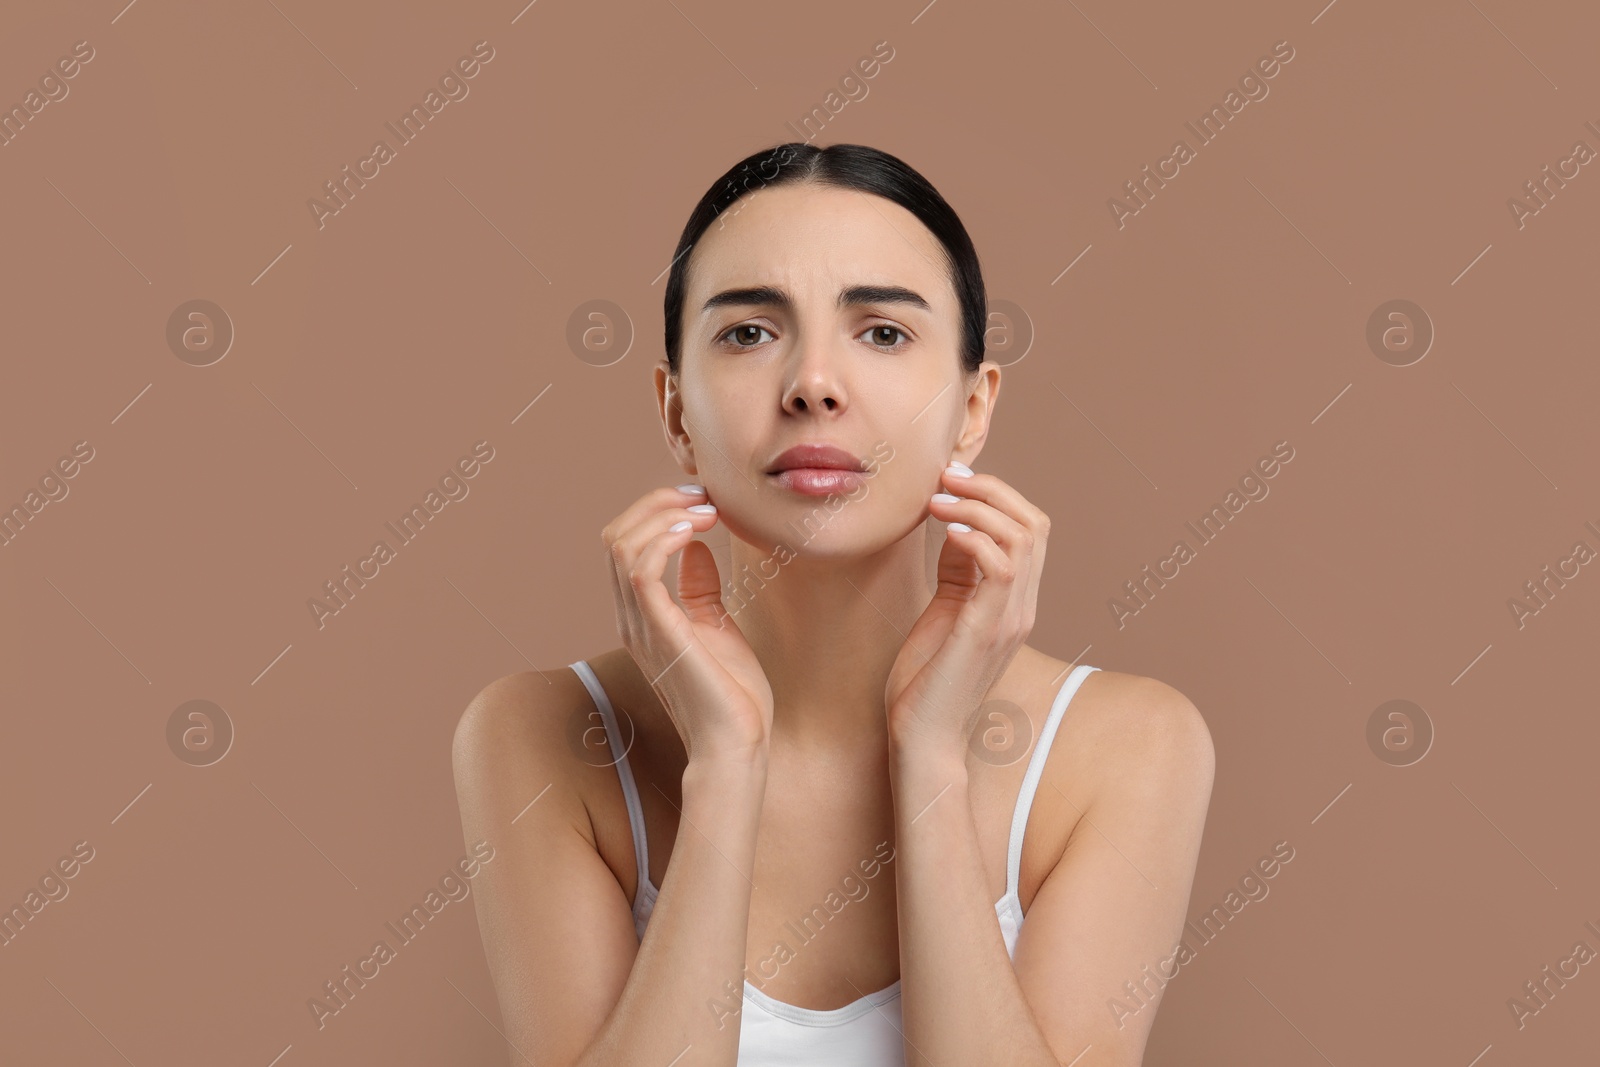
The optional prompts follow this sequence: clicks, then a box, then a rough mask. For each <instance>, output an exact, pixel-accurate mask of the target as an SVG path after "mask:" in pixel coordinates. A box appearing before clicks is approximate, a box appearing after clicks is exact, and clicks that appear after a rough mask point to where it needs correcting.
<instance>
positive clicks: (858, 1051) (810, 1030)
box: [568, 660, 1100, 1067]
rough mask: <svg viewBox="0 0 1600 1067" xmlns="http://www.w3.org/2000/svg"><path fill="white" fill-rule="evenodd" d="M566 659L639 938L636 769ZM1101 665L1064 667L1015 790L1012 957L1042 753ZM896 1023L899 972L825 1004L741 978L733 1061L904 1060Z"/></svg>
mask: <svg viewBox="0 0 1600 1067" xmlns="http://www.w3.org/2000/svg"><path fill="white" fill-rule="evenodd" d="M568 666H569V667H571V668H572V670H574V671H576V672H577V675H578V677H579V678H581V679H583V684H584V687H585V688H587V689H588V690H589V695H590V696H591V697H592V698H594V703H595V707H596V708H597V709H598V710H599V712H600V718H601V721H602V722H604V723H605V728H606V739H607V741H608V742H609V743H610V745H611V756H612V759H613V760H615V761H616V767H617V775H618V776H619V777H620V778H621V779H622V796H623V799H624V800H626V801H627V805H628V822H629V824H630V825H631V826H632V829H633V854H634V858H635V860H636V861H637V865H638V868H639V889H638V891H637V892H636V893H635V894H634V902H633V928H634V932H635V933H636V934H638V936H639V938H640V939H641V940H643V938H644V929H645V926H646V925H647V924H648V923H649V922H650V912H651V910H652V909H653V908H654V907H655V903H656V894H657V889H656V887H655V885H654V884H653V883H652V882H651V881H650V864H649V856H648V853H647V851H646V848H645V832H644V813H643V810H642V809H641V808H640V807H639V791H638V788H637V787H636V786H635V785H634V782H633V770H632V768H631V767H629V766H628V757H627V742H625V741H624V740H623V738H622V732H621V730H620V729H618V727H617V719H616V712H615V711H614V710H613V709H612V707H611V701H610V700H609V699H608V698H607V697H606V694H605V690H604V689H602V688H601V686H600V679H599V677H598V676H597V675H596V674H595V673H594V669H593V668H591V667H590V666H589V664H588V663H587V662H586V661H584V660H579V661H578V662H576V663H571V664H568ZM1099 669H1100V668H1099V667H1091V666H1089V665H1088V664H1079V665H1078V666H1077V667H1074V668H1073V669H1072V671H1071V672H1070V673H1068V675H1067V678H1066V681H1064V682H1063V683H1062V684H1061V690H1060V691H1059V692H1058V693H1057V694H1056V698H1055V702H1054V703H1053V704H1052V705H1051V707H1050V714H1049V716H1048V717H1047V718H1046V719H1045V724H1044V729H1043V730H1041V731H1040V732H1039V740H1038V744H1037V746H1036V747H1035V748H1034V751H1033V756H1032V758H1031V759H1029V761H1028V771H1027V774H1026V775H1025V776H1024V778H1023V779H1022V788H1021V790H1020V791H1019V793H1018V795H1017V804H1016V809H1015V810H1014V811H1013V813H1012V816H1011V840H1010V844H1009V846H1008V848H1007V851H1006V893H1005V896H1003V897H1001V898H1000V899H999V900H998V901H996V902H995V906H994V911H995V918H996V919H997V920H998V921H999V923H1000V933H1001V936H1002V937H1004V939H1005V943H1006V953H1007V954H1008V955H1010V956H1012V957H1013V958H1014V957H1015V956H1016V950H1017V934H1018V933H1020V932H1021V930H1022V919H1023V912H1022V901H1021V900H1020V899H1019V898H1018V896H1017V878H1018V874H1019V872H1020V870H1021V868H1022V835H1023V830H1024V829H1025V828H1026V827H1027V825H1028V812H1029V811H1030V810H1031V809H1032V807H1033V795H1034V793H1035V791H1037V790H1038V788H1039V778H1040V776H1041V775H1042V774H1043V773H1044V763H1045V759H1046V758H1047V757H1048V756H1049V754H1050V745H1051V742H1053V741H1054V740H1055V736H1056V727H1058V726H1059V725H1060V724H1061V716H1062V714H1063V713H1064V712H1065V711H1066V710H1067V704H1068V703H1069V702H1071V700H1072V697H1073V694H1075V693H1076V692H1077V691H1078V687H1079V686H1080V685H1082V684H1083V680H1084V679H1085V678H1087V677H1088V676H1089V675H1090V673H1092V672H1094V671H1097V670H1099ZM900 1024H901V1018H900V980H899V979H896V980H895V982H894V984H893V985H891V986H889V987H887V988H885V989H880V990H878V991H877V992H876V993H868V994H867V995H866V996H864V997H860V998H859V999H857V1000H853V1001H851V1002H850V1003H849V1004H846V1005H845V1006H844V1007H842V1008H831V1009H829V1010H826V1011H819V1010H817V1009H815V1008H801V1007H798V1006H796V1005H794V1004H788V1003H785V1002H784V1001H781V1000H775V999H773V998H772V997H770V996H768V995H767V994H766V993H763V992H762V991H761V990H759V989H757V988H756V987H755V986H754V985H751V984H750V982H749V981H748V980H746V981H745V983H744V1005H743V1008H742V1009H741V1010H740V1012H739V1058H738V1061H737V1062H738V1067H811V1065H813V1064H828V1065H829V1067H904V1065H905V1047H904V1044H903V1041H904V1038H902V1037H901V1032H900V1031H901V1025H900Z"/></svg>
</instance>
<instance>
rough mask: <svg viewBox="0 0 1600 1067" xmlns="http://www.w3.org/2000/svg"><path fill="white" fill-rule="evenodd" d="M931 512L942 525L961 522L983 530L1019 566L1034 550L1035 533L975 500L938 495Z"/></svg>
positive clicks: (990, 506) (972, 498) (1008, 516)
mask: <svg viewBox="0 0 1600 1067" xmlns="http://www.w3.org/2000/svg"><path fill="white" fill-rule="evenodd" d="M928 512H929V514H931V515H932V516H933V517H934V518H936V519H938V520H939V521H940V522H960V523H965V524H966V525H968V526H971V527H974V528H975V529H979V530H982V531H983V532H984V533H986V534H988V535H989V536H990V537H992V538H994V540H995V543H996V544H998V545H999V546H1000V547H1001V548H1003V549H1005V550H1006V552H1007V553H1009V554H1010V555H1011V556H1012V557H1013V558H1015V559H1016V560H1017V561H1018V564H1019V565H1021V564H1022V562H1023V560H1024V559H1025V558H1026V557H1027V555H1028V553H1029V552H1031V551H1032V550H1033V541H1034V536H1033V532H1032V531H1031V530H1029V529H1028V528H1027V527H1026V526H1024V525H1023V524H1022V523H1020V522H1018V521H1017V520H1016V519H1013V518H1012V517H1011V516H1010V515H1007V514H1006V513H1005V512H1003V511H1001V510H1000V509H999V508H997V507H995V506H994V505H993V504H989V503H987V502H985V501H982V500H978V499H977V498H975V497H959V496H956V495H955V494H953V493H935V494H933V497H932V499H931V500H930V501H929V502H928Z"/></svg>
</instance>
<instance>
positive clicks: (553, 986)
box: [452, 674, 766, 1067]
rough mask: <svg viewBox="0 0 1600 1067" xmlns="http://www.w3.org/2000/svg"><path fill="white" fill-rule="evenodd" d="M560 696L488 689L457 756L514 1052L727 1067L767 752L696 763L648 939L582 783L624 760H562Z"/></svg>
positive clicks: (578, 1066) (516, 680)
mask: <svg viewBox="0 0 1600 1067" xmlns="http://www.w3.org/2000/svg"><path fill="white" fill-rule="evenodd" d="M554 692H557V691H553V690H551V689H549V688H548V687H547V686H546V685H544V684H543V683H541V682H540V681H539V680H538V679H537V677H535V676H532V675H526V674H525V675H520V676H516V675H513V676H509V677H507V678H503V679H500V680H499V681H497V682H495V683H493V684H491V685H489V686H488V687H486V688H485V689H484V690H483V692H481V693H479V694H478V696H477V697H476V698H475V699H474V700H473V701H472V703H471V704H469V705H468V707H467V709H466V711H465V712H464V713H463V714H462V717H461V721H460V723H459V725H458V726H457V728H456V733H455V740H454V745H453V752H452V762H453V765H454V770H455V780H456V792H457V797H458V800H459V803H460V807H461V825H462V830H463V832H464V834H465V836H466V839H467V840H468V841H478V840H487V841H489V842H490V843H491V844H493V845H494V846H495V849H496V852H497V855H496V858H495V862H494V863H493V864H490V865H488V866H486V867H484V868H483V872H482V873H481V874H479V875H478V877H477V879H476V880H475V881H476V889H477V897H478V899H477V905H476V907H477V914H478V926H479V931H480V933H481V934H482V937H483V946H484V954H485V956H486V958H487V960H488V964H489V971H490V974H491V976H492V977H493V980H494V986H495V992H496V995H497V997H498V999H499V1003H500V1014H501V1019H502V1022H503V1027H504V1030H503V1033H504V1036H505V1037H506V1038H507V1040H508V1041H509V1042H510V1044H511V1045H512V1047H513V1050H514V1051H512V1053H511V1059H510V1062H511V1063H512V1064H513V1065H517V1064H537V1065H538V1067H600V1065H602V1064H606V1065H609V1064H660V1065H666V1064H669V1063H671V1064H674V1065H675V1067H690V1065H691V1064H693V1065H710V1067H733V1065H734V1063H735V1060H736V1058H737V1055H738V1043H739V1019H740V1016H739V1014H738V1012H739V1009H740V1007H741V1005H742V996H743V984H742V983H743V975H744V961H745V950H746V944H745V941H746V928H747V925H748V922H749V913H750V888H751V887H750V882H749V880H748V877H747V875H748V872H749V871H750V870H751V869H752V867H753V865H754V859H755V843H756V831H757V826H758V823H759V820H760V813H761V806H762V800H763V797H764V795H765V790H766V763H765V760H764V759H759V760H756V761H754V762H740V761H733V760H725V761H721V762H717V763H695V762H693V761H691V763H690V764H689V767H688V769H687V770H686V771H685V772H684V776H683V808H682V818H681V819H680V822H679V829H678V836H677V840H676V844H675V847H674V848H673V851H672V860H671V863H670V864H669V866H668V868H667V872H666V874H665V876H664V877H663V878H662V885H661V887H660V896H659V898H658V899H657V901H656V904H655V908H654V911H653V913H652V916H651V920H650V924H649V926H648V928H647V929H646V933H645V937H644V941H643V943H642V944H641V943H640V942H639V941H638V940H637V938H636V935H635V933H634V926H633V915H632V913H631V911H630V909H629V906H628V900H627V897H626V895H625V894H624V892H623V890H622V887H621V886H620V885H619V884H618V882H617V879H616V877H615V876H614V875H613V874H612V872H611V870H610V868H609V867H607V866H606V864H605V862H604V860H603V859H602V858H601V856H600V854H599V853H598V851H597V850H596V847H595V843H594V839H593V833H592V828H591V826H590V822H589V815H588V812H587V810H586V808H585V806H584V803H583V800H582V798H581V795H580V793H579V791H578V788H577V785H578V784H579V782H581V781H582V779H581V778H580V777H579V776H580V775H583V774H597V773H605V774H610V775H612V776H613V777H614V776H615V775H616V770H615V768H613V767H609V766H607V767H599V768H596V767H590V766H588V765H587V764H584V763H583V762H582V761H581V760H577V759H575V758H573V757H572V756H571V755H570V754H569V752H568V750H567V747H566V745H565V743H564V741H563V740H562V736H563V730H564V727H565V725H566V723H567V721H568V719H569V717H570V716H571V715H573V714H582V710H581V709H579V708H575V707H572V706H570V704H571V698H567V699H566V700H563V699H562V698H559V697H557V696H553V695H552V694H553V693H554ZM585 699H587V698H585ZM535 797H539V800H538V802H537V803H535V804H533V805H532V806H531V807H530V806H529V801H530V800H533V799H534V798H535ZM524 809H526V810H524ZM519 813H520V814H519ZM513 818H515V819H516V820H517V821H516V823H515V825H513V824H512V819H513ZM730 983H731V988H732V989H733V991H734V992H733V995H732V997H731V998H730V996H729V993H728V990H729V984H730Z"/></svg>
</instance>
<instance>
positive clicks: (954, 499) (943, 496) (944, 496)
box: [933, 493, 961, 504]
mask: <svg viewBox="0 0 1600 1067" xmlns="http://www.w3.org/2000/svg"><path fill="white" fill-rule="evenodd" d="M933 502H934V503H935V504H959V503H961V498H960V497H958V496H956V495H955V494H953V493H935V494H933Z"/></svg>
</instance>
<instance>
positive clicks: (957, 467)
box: [944, 460, 972, 478]
mask: <svg viewBox="0 0 1600 1067" xmlns="http://www.w3.org/2000/svg"><path fill="white" fill-rule="evenodd" d="M944 470H945V473H946V474H951V475H954V476H955V477H957V478H970V477H972V468H971V467H969V466H967V465H966V464H965V463H957V462H956V461H955V460H951V461H950V466H948V467H946V468H945V469H944Z"/></svg>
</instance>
